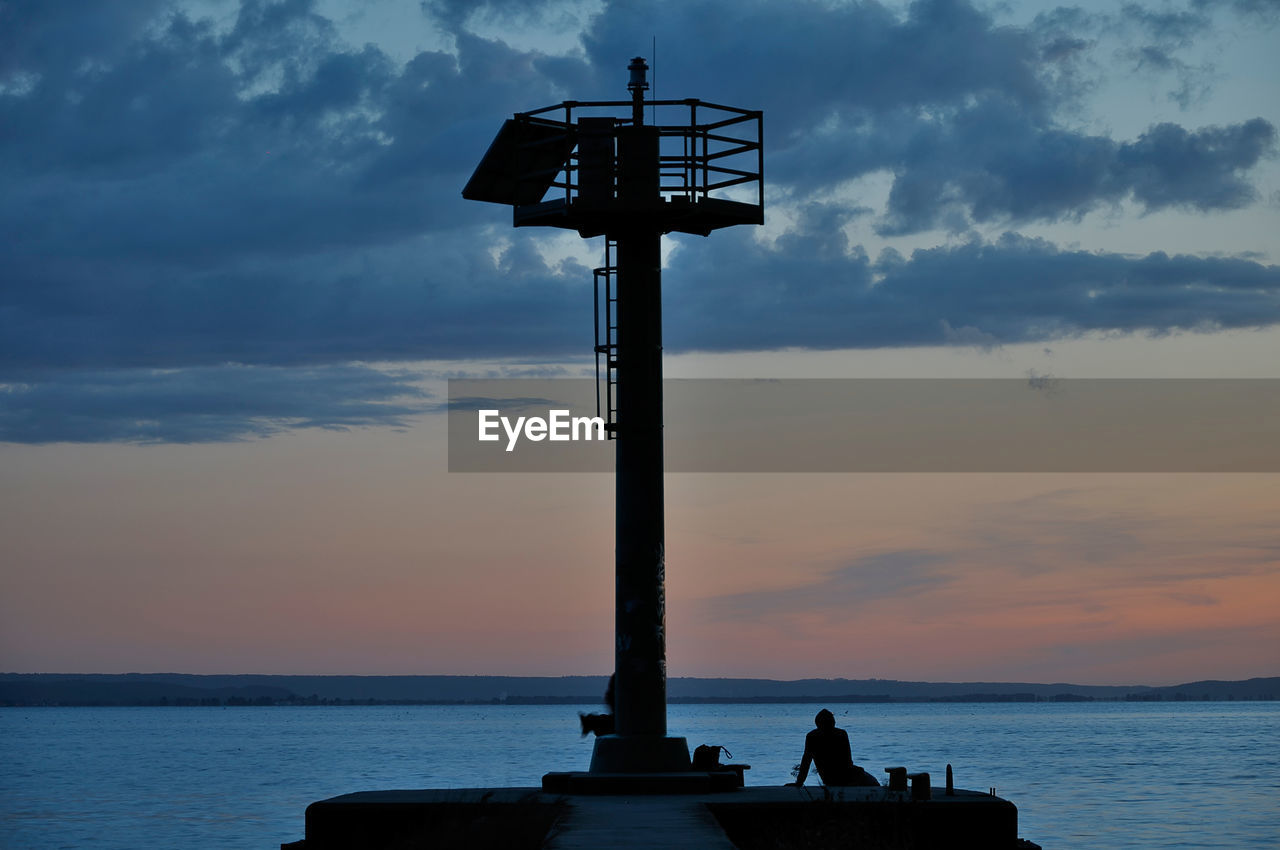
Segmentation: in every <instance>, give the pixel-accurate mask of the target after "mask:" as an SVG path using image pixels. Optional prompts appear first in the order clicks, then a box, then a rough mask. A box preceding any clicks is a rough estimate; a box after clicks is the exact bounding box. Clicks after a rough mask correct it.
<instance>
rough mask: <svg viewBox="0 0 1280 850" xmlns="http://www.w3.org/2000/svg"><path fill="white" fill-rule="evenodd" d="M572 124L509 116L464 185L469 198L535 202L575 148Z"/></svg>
mask: <svg viewBox="0 0 1280 850" xmlns="http://www.w3.org/2000/svg"><path fill="white" fill-rule="evenodd" d="M574 142H575V139H574V133H573V128H572V125H563V124H539V123H534V122H531V121H519V120H516V119H514V118H508V119H507V120H506V121H505V122H504V123H503V125H502V129H501V130H499V131H498V135H497V137H495V138H494V140H493V143H492V144H490V145H489V150H487V151H486V152H485V155H484V158H483V159H481V160H480V164H479V165H478V166H476V170H475V172H474V173H473V174H472V175H471V179H470V180H468V181H467V185H466V186H465V187H463V189H462V197H464V198H466V199H467V200H469V201H488V202H490V203H494V204H510V205H512V206H525V205H528V204H536V203H538V202H539V201H541V200H542V196H543V195H545V194H546V193H547V190H548V189H549V188H551V182H552V181H553V180H555V177H556V174H558V173H559V172H560V171H561V170H562V169H563V168H564V166H565V164H566V163H567V162H568V161H569V154H570V153H572V152H573V146H574Z"/></svg>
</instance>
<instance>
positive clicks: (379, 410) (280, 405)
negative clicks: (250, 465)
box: [0, 366, 426, 443]
mask: <svg viewBox="0 0 1280 850" xmlns="http://www.w3.org/2000/svg"><path fill="white" fill-rule="evenodd" d="M415 378H416V376H415V375H413V374H409V373H399V374H388V373H384V372H379V371H377V370H374V369H369V368H366V367H361V366H327V367H318V368H304V369H282V368H278V367H264V366H223V367H201V368H195V369H176V370H163V371H156V370H132V369H121V370H112V371H96V372H93V371H77V372H70V373H65V374H60V375H56V376H50V375H41V374H32V375H25V376H24V375H19V376H15V378H14V380H13V382H12V383H9V384H7V385H3V384H0V441H9V442H16V443H58V442H87V443H97V442H109V441H122V442H139V443H159V442H166V443H205V442H223V441H228V440H241V439H247V438H251V437H265V436H269V435H270V434H274V433H277V432H279V431H282V430H285V429H290V428H326V429H342V430H345V429H348V428H352V427H357V426H365V425H379V426H388V425H391V426H396V425H404V424H405V418H406V417H408V416H411V415H413V414H416V413H421V412H422V410H423V409H424V403H423V401H424V399H425V397H426V394H425V393H424V392H423V391H422V390H420V389H419V388H417V387H416V386H414V384H413V383H412V381H413V380H414V379H415Z"/></svg>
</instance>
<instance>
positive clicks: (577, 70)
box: [0, 0, 1280, 684]
mask: <svg viewBox="0 0 1280 850" xmlns="http://www.w3.org/2000/svg"><path fill="white" fill-rule="evenodd" d="M1278 45H1280V4H1277V3H1276V2H1274V0H1186V2H1177V1H1176V0H1170V1H1169V2H1156V0H1150V1H1149V2H1133V3H1126V4H1114V3H1101V2H1088V3H1082V4H1074V5H1058V4H1056V3H1054V2H1006V3H981V2H969V0H922V2H915V3H896V2H891V3H883V4H881V3H874V2H838V0H831V1H830V2H816V0H815V2H803V1H801V2H781V0H759V1H758V2H752V1H751V0H733V2H730V0H681V1H680V2H653V3H643V4H641V3H632V2H607V0H584V1H583V2H577V0H545V2H532V1H531V0H530V1H529V2H526V0H492V2H463V0H427V2H423V3H403V2H392V0H369V2H364V3H359V4H354V3H343V2H336V0H327V2H324V1H322V0H281V1H280V2H265V1H263V0H207V2H206V1H203V0H202V1H201V2H197V0H190V1H189V2H177V0H132V2H129V3H115V2H105V0H103V1H102V2H97V0H92V1H91V2H84V3H78V4H75V6H74V8H72V7H71V6H68V5H66V4H51V3H42V2H38V1H37V0H0V233H3V234H4V238H3V239H0V538H2V539H3V540H4V545H3V548H2V554H0V582H3V585H2V589H3V592H2V593H0V669H4V670H13V671H31V672H34V671H55V672H128V671H161V670H166V671H182V672H196V673H202V672H203V673H253V672H257V673H364V674H381V673H396V674H412V673H422V674H428V673H476V674H481V673H483V674H513V675H566V674H583V673H606V672H608V671H609V669H610V668H611V666H612V605H613V601H612V591H613V588H612V528H613V526H612V513H613V490H612V479H611V477H610V476H608V475H603V474H578V475H574V474H567V473H566V474H550V473H548V474H507V475H503V474H466V473H450V472H448V465H447V444H446V429H445V415H444V410H445V406H446V405H445V392H446V391H445V383H444V382H445V380H446V379H448V378H450V377H502V378H511V377H521V376H534V377H579V376H582V375H584V374H590V373H591V372H590V370H591V369H592V365H591V363H592V361H591V345H592V342H593V340H592V330H591V286H592V276H591V269H592V267H594V266H596V265H598V264H599V263H600V258H601V253H602V250H603V246H602V240H600V239H594V240H581V239H579V238H578V237H577V235H576V234H574V233H572V232H561V231H554V232H549V231H545V230H543V229H540V228H520V229H513V228H512V227H511V226H510V225H511V218H510V212H509V210H507V209H506V208H503V207H499V206H495V205H491V204H483V203H475V202H468V201H464V200H463V199H462V197H461V194H460V192H461V188H462V186H463V185H464V184H465V182H466V180H467V178H468V176H469V175H470V173H471V171H472V170H473V169H474V167H475V166H476V164H477V163H478V162H479V159H480V157H481V156H482V155H483V153H484V151H485V150H486V148H487V146H488V144H489V141H490V140H491V139H492V137H493V135H494V133H495V132H496V130H497V129H498V127H499V126H500V125H501V122H502V121H503V120H504V119H505V118H508V117H510V116H511V115H512V114H513V113H515V112H519V111H524V110H528V109H533V108H537V107H541V106H546V105H551V104H554V103H558V102H560V101H562V100H566V99H576V100H588V99H618V98H624V97H625V96H626V92H625V88H624V86H625V82H626V70H625V69H626V64H627V62H628V61H629V60H630V58H631V57H632V56H636V55H642V56H645V57H647V58H648V59H649V60H650V62H651V64H652V65H653V66H654V68H653V83H654V92H653V93H654V94H656V96H658V97H663V98H679V97H699V98H702V99H704V100H708V101H712V102H719V103H726V104H730V105H734V106H740V107H744V108H749V109H760V110H762V111H763V113H764V116H765V118H764V120H765V124H764V126H765V183H766V189H765V191H766V195H765V224H764V225H763V226H762V227H736V228H731V229H726V230H723V231H719V232H716V233H714V234H713V235H711V236H710V237H707V238H703V237H696V236H675V237H664V269H663V289H664V292H663V296H664V348H665V353H666V371H667V374H668V376H672V377H712V378H715V377H763V378H799V377H895V378H897V377H933V378H937V377H1007V378H1027V377H1030V378H1032V379H1035V378H1043V377H1045V376H1053V377H1062V378H1099V377H1137V378H1280V265H1277V263H1278V262H1280V257H1278V254H1280V244H1278V242H1280V236H1278V235H1277V234H1280V159H1278V158H1277V154H1280V140H1278V139H1277V126H1278V125H1280V106H1278V104H1280V51H1277V50H1276V47H1277V46H1278ZM1278 509H1280V475H1277V474H1275V473H1262V472H1258V473H1231V474H1225V473H1223V474H1211V473H1197V474H1188V473H1174V472H1170V473H1151V474H1141V475H1139V474H1132V473H1130V474H1125V473H1108V474H1102V473H1089V474H1086V473H1055V474H1035V473H1020V474H995V473H991V474H980V473H966V474H956V473H948V474H944V473H936V474H934V473H911V474H904V473H899V474H852V473H850V474H828V475H823V474H806V475H800V474H767V475H766V474H755V475H752V474H745V473H744V474H704V475H695V474H672V475H669V476H668V479H667V565H668V566H667V598H668V613H667V617H668V667H669V671H670V674H671V675H676V676H764V677H771V678H799V677H807V676H827V677H849V678H870V677H879V678H896V679H930V680H951V681H964V680H1002V681H1015V680H1022V681H1071V682H1079V683H1097V684H1174V683H1180V682H1188V681H1194V680H1197V679H1206V678H1219V679H1236V678H1247V677H1250V676H1263V675H1276V674H1277V672H1280V649H1278V648H1280V623H1278V622H1277V617H1276V616H1275V613H1274V612H1275V608H1276V604H1275V603H1276V600H1277V599H1280V532H1278V531H1277V526H1276V522H1275V517H1276V515H1277V510H1278Z"/></svg>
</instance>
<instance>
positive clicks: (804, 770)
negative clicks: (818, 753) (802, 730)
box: [791, 735, 813, 785]
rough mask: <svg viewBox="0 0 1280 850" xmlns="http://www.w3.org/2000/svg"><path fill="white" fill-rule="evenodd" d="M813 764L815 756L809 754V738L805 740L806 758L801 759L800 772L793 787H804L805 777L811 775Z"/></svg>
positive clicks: (806, 737)
mask: <svg viewBox="0 0 1280 850" xmlns="http://www.w3.org/2000/svg"><path fill="white" fill-rule="evenodd" d="M812 763H813V754H812V753H811V752H809V736H808V735H806V736H805V738H804V757H803V758H801V759H800V772H799V773H798V774H796V781H795V782H793V783H791V784H792V785H803V784H804V780H805V777H807V776H808V775H809V765H810V764H812Z"/></svg>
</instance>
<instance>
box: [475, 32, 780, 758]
mask: <svg viewBox="0 0 1280 850" xmlns="http://www.w3.org/2000/svg"><path fill="white" fill-rule="evenodd" d="M628 70H629V71H630V80H629V82H628V83H627V89H628V91H629V92H630V94H631V99H630V100H617V101H573V100H567V101H565V102H563V103H560V104H558V105H555V106H548V107H544V108H542V109H535V110H532V111H530V112H521V113H517V114H516V115H515V117H514V118H510V119H508V120H507V121H506V122H505V123H504V124H503V125H502V129H501V130H500V131H499V132H498V135H497V137H496V138H495V139H494V140H493V143H492V144H491V145H490V146H489V150H488V151H487V152H486V153H485V155H484V158H483V159H482V160H481V161H480V165H479V166H478V167H477V168H476V170H475V173H474V174H472V176H471V179H470V180H469V181H468V182H467V185H466V187H465V188H464V189H463V190H462V196H463V197H464V198H467V199H469V200H473V201H489V202H492V203H499V204H509V205H510V206H511V207H513V223H514V226H516V227H533V226H541V227H561V228H565V229H568V230H576V231H578V234H579V235H580V236H582V237H584V238H588V237H594V236H604V237H605V263H604V266H602V267H601V268H598V269H596V270H595V284H596V311H595V315H596V346H595V351H596V376H597V383H596V386H597V396H596V403H597V408H598V412H599V413H600V414H601V415H602V416H603V417H604V418H605V420H606V430H607V432H608V436H609V437H610V438H611V439H614V440H616V447H617V452H616V464H617V478H616V487H617V491H616V503H615V510H616V520H615V522H616V527H615V570H616V598H615V614H614V617H615V619H614V629H615V637H616V640H615V650H614V652H615V666H614V671H615V675H616V684H615V725H616V734H614V735H605V736H601V737H599V738H597V739H596V745H595V750H594V752H593V754H592V757H591V773H593V774H615V773H654V772H670V771H683V770H689V767H690V762H689V749H688V745H687V744H686V743H685V739H684V738H677V737H669V736H668V735H667V696H666V695H667V680H666V679H667V677H666V634H665V620H666V592H665V589H664V582H665V571H666V565H665V542H664V528H663V452H662V268H661V266H662V257H661V252H660V245H661V237H662V235H663V234H664V233H672V232H678V233H692V234H697V235H699V236H706V235H708V234H709V233H711V231H713V230H718V229H720V228H722V227H731V226H733V225H737V224H763V223H764V180H763V175H764V148H763V136H762V133H763V115H762V113H761V112H759V111H753V110H746V109H738V108H735V107H731V106H721V105H717V104H712V103H706V102H704V101H700V100H696V99H684V100H645V92H646V91H648V89H649V83H648V81H647V79H646V72H647V71H648V65H647V64H646V63H645V61H644V59H643V58H640V57H637V58H635V59H633V60H631V64H630V65H629V66H628ZM628 106H629V107H630V111H629V113H627V112H625V111H624V109H625V107H628ZM646 107H647V108H649V109H650V110H651V111H652V113H653V123H652V124H645V121H644V119H645V109H646ZM619 112H622V113H623V114H621V115H618V114H616V113H619ZM659 118H663V119H667V118H672V119H683V120H676V122H675V123H659V122H658V119H659ZM601 358H603V366H604V376H603V380H602V379H601V374H600V373H601V362H602V361H601ZM602 384H603V404H602V400H601V385H602Z"/></svg>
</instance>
